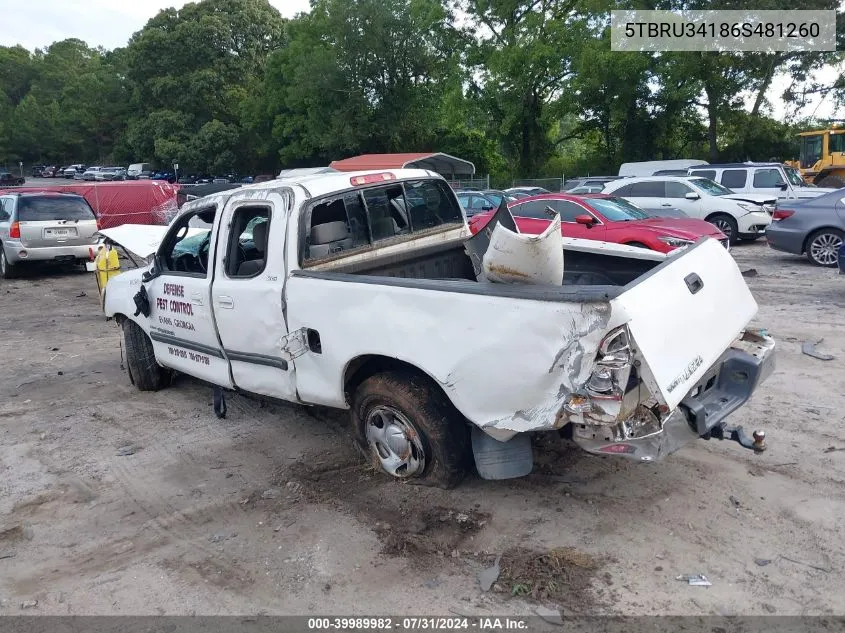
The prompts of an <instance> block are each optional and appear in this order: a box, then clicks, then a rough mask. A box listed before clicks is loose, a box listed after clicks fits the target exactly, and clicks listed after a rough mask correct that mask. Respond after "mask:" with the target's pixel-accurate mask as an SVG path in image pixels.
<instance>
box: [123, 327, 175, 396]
mask: <svg viewBox="0 0 845 633" xmlns="http://www.w3.org/2000/svg"><path fill="white" fill-rule="evenodd" d="M123 340H124V342H125V343H126V366H127V367H128V368H129V380H131V381H132V384H133V385H135V386H136V387H137V388H138V390H139V391H158V390H159V389H161V388H163V387H166V386H167V384H168V383H169V382H170V378H171V375H172V372H171V371H170V370H169V369H165V368H164V367H162V366H161V365H159V364H158V363H157V362H156V357H155V352H154V351H153V344H152V341H150V339H149V337H148V336H147V334H146V333H145V332H144V330H142V329H141V328H140V326H139V325H138V324H137V323H135V322H134V321H130V320H129V319H126V320H124V321H123Z"/></svg>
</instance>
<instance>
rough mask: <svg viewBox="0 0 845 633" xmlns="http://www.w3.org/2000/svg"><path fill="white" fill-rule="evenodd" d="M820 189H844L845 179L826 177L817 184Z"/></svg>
mask: <svg viewBox="0 0 845 633" xmlns="http://www.w3.org/2000/svg"><path fill="white" fill-rule="evenodd" d="M816 184H817V185H818V186H819V187H830V188H831V189H842V187H845V179H843V178H840V177H839V176H826V177H824V178H822V179H821V180H819V181H818V182H817V183H816Z"/></svg>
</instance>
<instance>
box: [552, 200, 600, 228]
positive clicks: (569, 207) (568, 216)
mask: <svg viewBox="0 0 845 633" xmlns="http://www.w3.org/2000/svg"><path fill="white" fill-rule="evenodd" d="M549 206H550V207H551V208H552V209H554V210H555V211H557V213H558V215H560V221H561V222H572V223H574V222H575V218H577V217H578V216H579V215H591V213H590V212H589V211H587V210H586V209H585V208H584V207H582V206H581V205H580V204H576V203H574V202H572V201H571V200H549Z"/></svg>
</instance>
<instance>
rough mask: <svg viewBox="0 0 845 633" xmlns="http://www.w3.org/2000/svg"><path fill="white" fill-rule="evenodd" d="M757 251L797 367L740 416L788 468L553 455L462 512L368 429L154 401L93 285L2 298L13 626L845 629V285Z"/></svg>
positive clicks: (307, 417)
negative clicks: (814, 624) (222, 621)
mask: <svg viewBox="0 0 845 633" xmlns="http://www.w3.org/2000/svg"><path fill="white" fill-rule="evenodd" d="M733 253H734V256H735V257H736V259H737V261H738V262H739V263H740V266H741V268H742V269H743V270H746V269H749V268H754V269H756V271H757V275H756V276H751V277H749V278H748V283H749V285H750V287H751V288H752V290H753V292H754V294H755V296H756V298H757V300H758V302H759V304H760V313H759V315H758V317H757V319H756V324H757V325H759V326H762V327H765V328H768V330H769V331H770V333H771V334H772V335H773V336H774V337H775V338H776V339H777V342H778V345H779V349H778V367H777V370H776V372H775V374H774V375H773V376H772V377H770V378H769V380H768V382H767V383H766V384H765V385H764V386H763V387H762V388H761V389H760V390H759V391H758V392H757V394H756V395H755V397H754V399H753V401H752V402H751V403H750V404H749V405H747V406H745V407H744V408H743V409H742V410H741V411H740V412H739V413H738V414H736V415H735V417H734V422H737V423H742V424H743V425H744V426H745V427H746V429H749V430H750V429H755V428H764V429H765V430H766V431H767V434H768V443H769V446H770V448H769V450H768V452H766V453H764V454H762V455H755V454H753V453H752V452H751V451H747V450H744V449H741V448H740V447H739V446H738V445H737V444H734V443H730V442H718V441H715V440H714V441H711V442H705V441H701V442H698V443H697V444H696V445H694V446H693V447H691V448H686V449H684V450H682V451H681V452H679V453H677V454H675V455H673V456H671V457H669V458H668V459H666V460H665V461H663V462H661V463H657V464H647V465H646V464H632V463H629V462H625V461H621V460H619V459H614V458H612V457H607V458H600V457H593V456H589V455H586V454H584V453H582V452H579V451H578V450H577V449H575V448H574V447H573V446H571V445H570V444H568V443H567V442H566V441H564V440H558V439H556V438H552V437H546V438H545V439H544V440H543V441H541V442H540V443H539V445H538V447H537V455H536V457H537V462H538V468H537V470H536V472H535V473H534V474H532V475H530V476H528V477H526V478H523V479H518V480H511V481H503V482H489V481H483V480H481V479H479V478H478V477H477V476H473V477H470V478H469V479H467V480H466V481H465V482H464V483H463V484H462V485H461V486H460V487H459V488H457V489H455V490H452V491H442V490H432V489H426V488H421V487H418V486H409V485H402V484H399V483H396V482H393V481H390V480H388V479H387V478H386V477H383V476H381V475H377V474H375V473H373V472H372V471H370V470H368V469H367V468H366V467H365V466H364V465H363V462H362V460H360V459H359V457H358V456H357V455H356V454H355V453H354V452H353V451H352V448H351V442H350V439H349V437H348V435H347V431H346V421H347V416H346V413H345V412H334V411H327V410H314V409H307V408H303V407H298V406H288V405H285V404H278V403H269V402H262V401H260V400H257V399H251V398H246V397H242V396H232V397H230V398H229V400H228V403H229V415H228V418H227V419H226V420H222V421H221V420H218V419H216V418H215V417H214V415H213V413H212V409H211V390H210V389H209V388H208V387H207V386H206V385H203V384H200V383H198V382H196V381H194V380H192V379H188V378H185V377H181V378H177V380H176V381H175V383H174V384H173V386H172V387H170V388H168V389H165V390H163V391H161V392H158V393H139V392H137V391H135V390H134V388H133V387H132V386H131V385H130V383H129V379H128V376H127V374H126V372H125V371H123V370H122V368H121V350H120V346H119V340H120V339H119V336H118V329H117V327H116V326H115V325H114V324H113V323H111V322H106V320H105V318H104V317H103V315H102V313H101V312H100V309H99V306H98V303H97V299H96V285H95V281H94V279H93V277H92V276H91V275H90V274H81V273H78V272H62V271H56V270H49V269H47V270H38V271H32V272H31V273H30V274H28V275H27V276H26V277H25V278H23V279H17V280H13V281H5V282H2V281H0V355H1V356H2V360H3V362H2V363H0V614H18V613H42V614H122V615H125V614H260V613H264V614H307V613H323V614H328V613H330V614H382V615H385V614H390V615H400V614H442V615H452V614H463V615H487V614H495V615H502V614H514V615H517V614H531V613H533V612H534V610H535V609H536V608H537V605H538V604H542V605H544V606H546V607H551V608H561V609H562V611H563V613H564V614H565V615H571V614H595V613H601V614H622V613H624V614H701V615H704V614H721V615H726V614H769V613H775V614H843V613H845V602H843V600H842V586H843V571H844V570H845V538H843V537H845V534H843V527H842V526H843V517H845V485H843V484H845V413H843V412H845V391H843V389H842V385H843V378H845V336H843V329H845V328H843V321H842V318H841V316H839V317H837V316H836V315H837V314H840V313H839V312H838V310H841V309H843V308H845V278H841V277H839V276H838V275H837V274H836V273H835V271H833V270H827V269H819V268H816V267H814V266H811V265H809V264H808V263H807V262H806V260H803V259H800V258H797V257H791V256H786V255H780V254H777V253H775V252H774V251H771V250H770V249H768V248H767V246H766V245H765V243H753V244H747V245H740V246H738V247H737V248H735V249H734V250H733ZM691 335H694V334H693V333H691ZM819 339H824V342H823V343H822V344H821V345H820V346H819V349H820V350H823V351H826V352H829V353H831V354H833V355H834V356H835V357H836V358H835V360H832V361H829V362H824V361H821V360H817V359H814V358H810V357H808V356H805V355H802V353H801V350H800V343H801V341H803V340H812V341H817V340H819ZM498 555H502V557H501V560H500V565H501V569H502V573H501V576H500V578H499V580H498V581H497V583H496V584H494V585H493V587H492V589H491V590H490V591H489V592H483V591H482V590H481V589H480V587H479V582H478V579H477V574H478V572H479V571H481V570H483V569H484V568H486V567H488V566H490V565H491V564H492V563H493V561H494V560H495V559H496V557H497V556H498ZM697 573H703V574H705V575H706V576H707V578H708V579H710V581H711V582H712V586H711V587H700V586H689V585H688V584H687V583H686V582H681V581H678V580H676V576H678V575H680V574H697ZM36 600H37V606H30V607H29V608H27V609H26V610H24V608H23V606H22V605H23V604H24V603H26V602H27V601H36ZM28 604H29V605H32V603H31V602H29V603H28Z"/></svg>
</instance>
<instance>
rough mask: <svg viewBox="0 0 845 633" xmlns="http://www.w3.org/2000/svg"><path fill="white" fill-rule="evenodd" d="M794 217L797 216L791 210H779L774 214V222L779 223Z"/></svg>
mask: <svg viewBox="0 0 845 633" xmlns="http://www.w3.org/2000/svg"><path fill="white" fill-rule="evenodd" d="M793 215H795V211H790V210H789V209H777V210H776V211H775V212H774V213H773V214H772V221H773V222H777V221H778V220H785V219H786V218H788V217H791V216H793Z"/></svg>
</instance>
